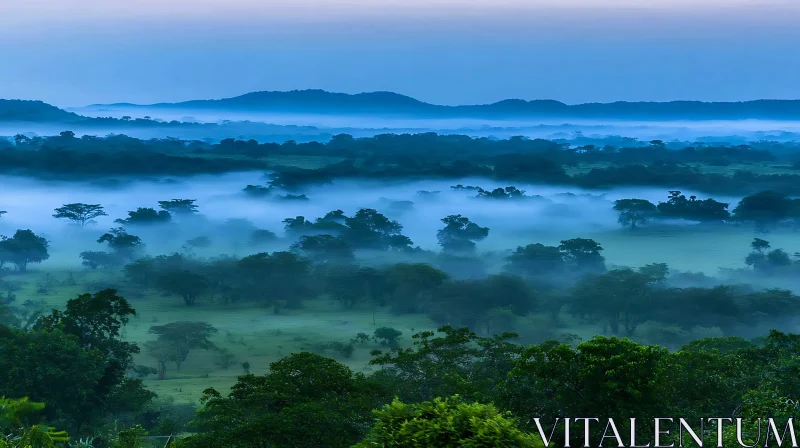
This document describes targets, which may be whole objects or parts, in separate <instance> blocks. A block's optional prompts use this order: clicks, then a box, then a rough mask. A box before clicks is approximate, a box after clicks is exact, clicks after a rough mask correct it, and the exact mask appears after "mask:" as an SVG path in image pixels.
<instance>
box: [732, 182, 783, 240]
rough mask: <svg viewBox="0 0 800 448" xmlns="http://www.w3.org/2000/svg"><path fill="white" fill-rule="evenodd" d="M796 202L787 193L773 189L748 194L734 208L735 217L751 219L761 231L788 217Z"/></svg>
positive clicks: (739, 219) (740, 219) (745, 219)
mask: <svg viewBox="0 0 800 448" xmlns="http://www.w3.org/2000/svg"><path fill="white" fill-rule="evenodd" d="M793 207H794V203H793V202H792V200H791V199H789V198H788V197H786V195H783V194H780V193H776V192H774V191H772V190H767V191H762V192H760V193H756V194H754V195H750V196H746V197H744V198H742V200H741V201H739V204H738V205H737V206H736V208H735V209H733V217H734V218H736V219H737V220H738V221H750V222H753V223H754V224H755V226H756V230H758V231H759V232H765V231H767V229H768V228H769V227H770V226H774V225H775V224H777V223H778V222H780V221H782V220H784V219H786V218H788V217H789V216H790V214H791V211H792V209H793Z"/></svg>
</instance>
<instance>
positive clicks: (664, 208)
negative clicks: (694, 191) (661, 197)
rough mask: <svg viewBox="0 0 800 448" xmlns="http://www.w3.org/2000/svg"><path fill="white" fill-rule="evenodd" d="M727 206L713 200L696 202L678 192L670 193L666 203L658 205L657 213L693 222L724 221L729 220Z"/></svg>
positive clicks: (693, 198) (692, 198)
mask: <svg viewBox="0 0 800 448" xmlns="http://www.w3.org/2000/svg"><path fill="white" fill-rule="evenodd" d="M728 206H729V204H726V203H724V202H717V201H715V200H713V199H710V198H709V199H704V200H698V199H697V197H695V196H690V197H689V199H686V196H685V195H683V194H681V192H680V191H677V190H676V191H670V192H669V199H668V200H667V202H660V203H659V204H658V211H659V212H660V213H661V215H662V216H664V217H666V218H680V219H690V220H693V221H724V220H726V219H729V218H730V216H731V214H730V212H728Z"/></svg>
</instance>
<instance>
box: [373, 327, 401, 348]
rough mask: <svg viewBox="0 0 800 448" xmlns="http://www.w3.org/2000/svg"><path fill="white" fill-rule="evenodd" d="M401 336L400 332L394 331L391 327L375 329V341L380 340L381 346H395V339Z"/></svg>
mask: <svg viewBox="0 0 800 448" xmlns="http://www.w3.org/2000/svg"><path fill="white" fill-rule="evenodd" d="M402 334H403V332H402V331H400V330H396V329H394V328H391V327H380V328H377V329H375V333H374V336H375V339H377V340H380V341H381V344H384V345H388V346H389V347H396V346H397V339H398V338H400V336H401V335H402Z"/></svg>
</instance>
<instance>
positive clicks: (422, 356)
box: [370, 326, 524, 403]
mask: <svg viewBox="0 0 800 448" xmlns="http://www.w3.org/2000/svg"><path fill="white" fill-rule="evenodd" d="M515 338H516V335H515V334H513V333H505V334H503V335H500V336H496V337H491V338H485V337H479V336H478V335H477V334H475V333H474V332H472V331H470V329H469V328H453V327H451V326H444V327H441V328H439V329H438V330H436V332H432V331H423V332H419V333H416V334H414V335H412V336H411V339H412V341H413V343H412V345H411V347H408V348H400V347H395V348H392V349H391V350H390V351H388V352H381V351H375V352H373V359H372V360H371V361H370V365H375V366H380V367H381V370H380V371H378V372H376V373H375V374H373V375H374V378H375V379H377V380H379V381H381V382H382V383H383V384H386V385H387V386H390V387H391V390H393V391H395V393H396V394H397V395H398V396H399V397H400V399H402V400H405V401H408V402H414V403H417V402H420V401H426V400H433V399H434V398H436V397H443V396H450V395H454V394H459V395H461V396H463V397H464V398H467V399H470V400H487V401H491V402H495V401H496V400H498V399H499V398H500V396H499V392H500V389H499V388H498V384H500V383H501V382H503V381H504V380H505V378H506V376H507V375H508V373H509V372H510V371H511V369H512V368H513V366H514V362H515V361H514V360H515V359H518V358H519V356H520V354H521V353H522V350H523V348H524V347H523V346H522V345H520V344H517V343H515V342H514V341H512V340H513V339H515Z"/></svg>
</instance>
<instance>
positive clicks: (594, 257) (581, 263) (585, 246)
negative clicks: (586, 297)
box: [558, 238, 606, 273]
mask: <svg viewBox="0 0 800 448" xmlns="http://www.w3.org/2000/svg"><path fill="white" fill-rule="evenodd" d="M558 250H560V251H561V254H562V256H563V257H564V261H565V262H566V263H567V266H569V267H570V268H572V269H574V270H577V271H582V272H595V273H596V272H603V271H605V270H606V266H605V262H606V259H605V257H603V256H602V255H601V254H600V252H602V251H603V250H604V249H603V246H601V245H600V244H599V243H598V242H596V241H594V240H591V239H587V238H573V239H570V240H564V241H562V242H561V244H560V245H559V246H558Z"/></svg>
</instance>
